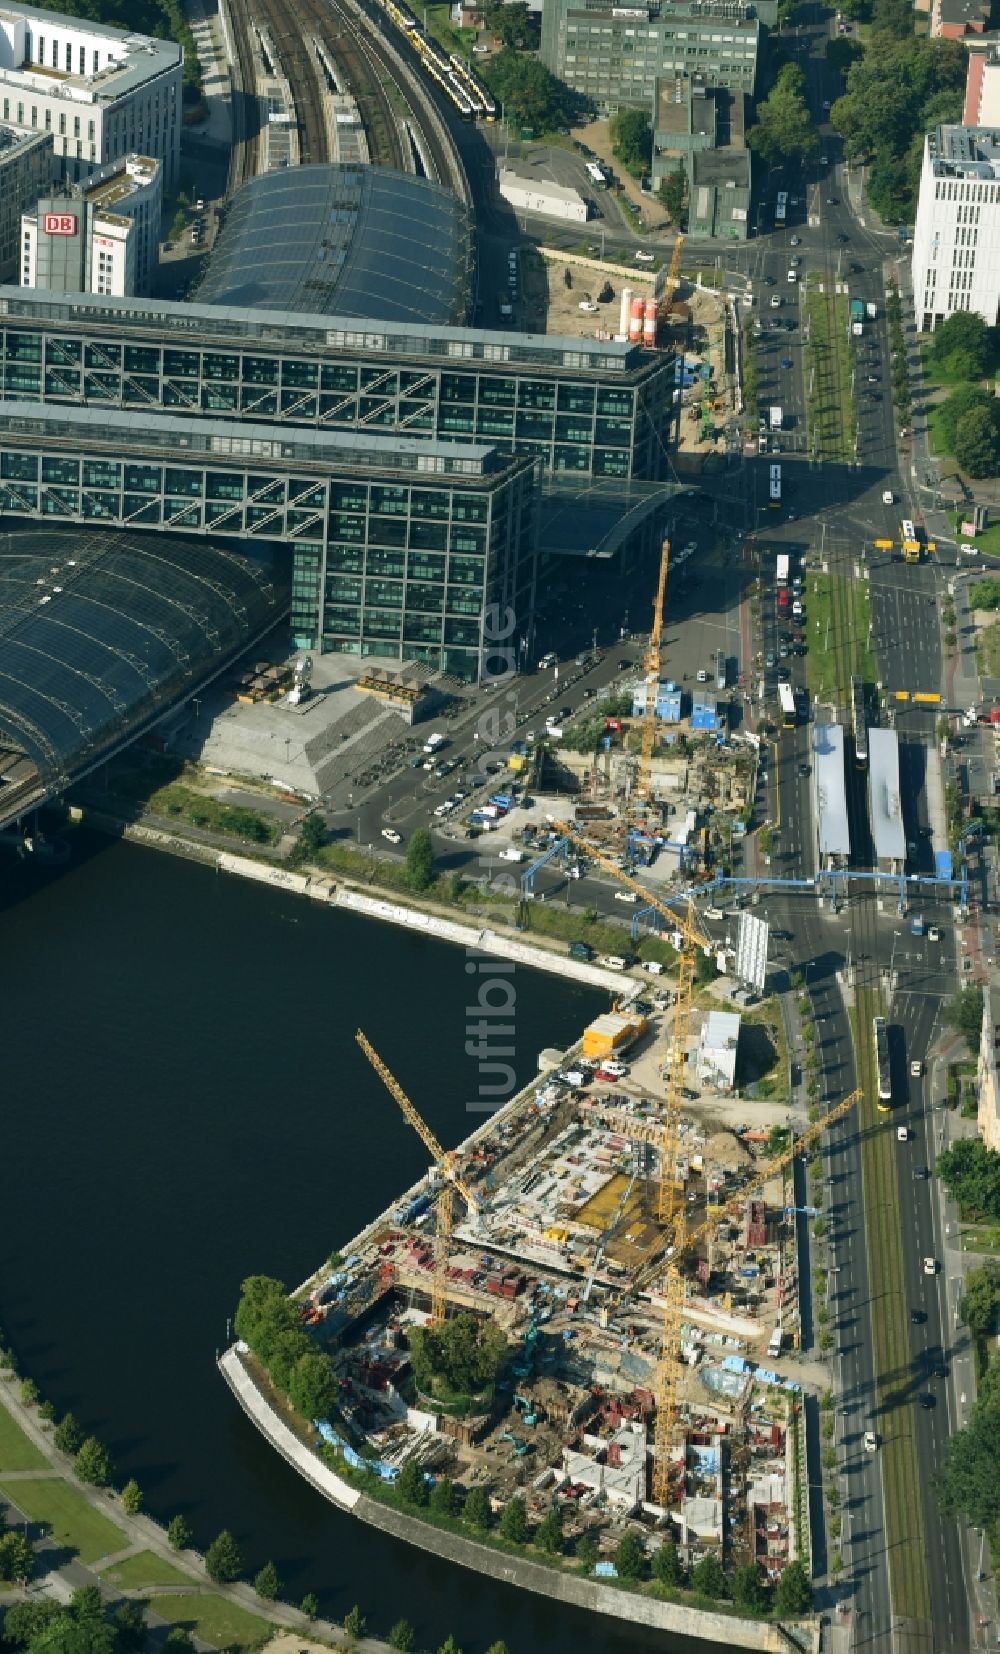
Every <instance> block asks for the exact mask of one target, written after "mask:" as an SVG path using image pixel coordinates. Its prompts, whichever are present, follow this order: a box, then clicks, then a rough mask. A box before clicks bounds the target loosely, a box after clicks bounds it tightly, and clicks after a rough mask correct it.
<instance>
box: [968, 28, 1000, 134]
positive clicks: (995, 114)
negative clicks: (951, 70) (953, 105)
mask: <svg viewBox="0 0 1000 1654" xmlns="http://www.w3.org/2000/svg"><path fill="white" fill-rule="evenodd" d="M962 125H963V126H1000V57H998V56H997V49H996V46H995V45H993V44H991V45H990V46H989V48H988V49H986V50H983V49H981V48H978V47H971V48H970V50H969V67H968V69H967V71H966V76H965V107H964V108H963V110H962Z"/></svg>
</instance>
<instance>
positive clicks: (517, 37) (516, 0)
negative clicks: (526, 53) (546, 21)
mask: <svg viewBox="0 0 1000 1654" xmlns="http://www.w3.org/2000/svg"><path fill="white" fill-rule="evenodd" d="M480 16H481V17H482V20H483V23H484V24H485V26H486V28H487V29H488V30H489V32H490V34H493V35H495V36H496V38H497V39H498V40H500V41H502V42H503V44H504V45H505V46H510V47H512V48H513V49H514V50H515V51H516V50H517V49H519V48H520V49H522V50H523V49H524V48H525V47H528V46H533V45H534V44H535V40H536V34H537V31H536V29H535V25H534V23H533V21H532V18H531V13H530V12H529V10H528V7H527V5H526V3H525V0H509V4H507V5H505V4H504V0H487V4H486V5H485V6H482V7H480Z"/></svg>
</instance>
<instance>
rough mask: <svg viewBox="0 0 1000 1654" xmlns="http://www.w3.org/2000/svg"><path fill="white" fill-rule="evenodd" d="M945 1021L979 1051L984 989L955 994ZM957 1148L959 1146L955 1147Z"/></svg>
mask: <svg viewBox="0 0 1000 1654" xmlns="http://www.w3.org/2000/svg"><path fill="white" fill-rule="evenodd" d="M944 1021H945V1022H946V1024H947V1026H948V1027H949V1028H954V1030H955V1032H956V1033H957V1034H964V1035H965V1040H966V1044H967V1045H968V1047H969V1050H970V1051H971V1052H973V1054H975V1052H977V1051H978V1050H979V1036H980V1034H981V1033H982V1028H983V990H982V988H963V989H962V990H961V992H959V993H957V994H953V995H952V997H951V998H950V999H949V1000H948V1001H947V1003H946V1005H945V1008H944ZM955 1146H956V1148H957V1147H958V1144H956V1145H955Z"/></svg>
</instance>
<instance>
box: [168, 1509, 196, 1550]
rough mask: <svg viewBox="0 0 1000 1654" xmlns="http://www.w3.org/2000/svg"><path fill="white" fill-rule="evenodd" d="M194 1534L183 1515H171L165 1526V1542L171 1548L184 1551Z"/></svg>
mask: <svg viewBox="0 0 1000 1654" xmlns="http://www.w3.org/2000/svg"><path fill="white" fill-rule="evenodd" d="M193 1538H194V1535H193V1533H192V1531H191V1524H190V1522H189V1521H188V1520H187V1518H186V1517H185V1516H172V1517H171V1518H170V1524H169V1526H168V1528H167V1542H168V1544H169V1545H170V1548H171V1550H174V1551H186V1550H187V1548H188V1546H189V1545H190V1543H191V1540H192V1539H193Z"/></svg>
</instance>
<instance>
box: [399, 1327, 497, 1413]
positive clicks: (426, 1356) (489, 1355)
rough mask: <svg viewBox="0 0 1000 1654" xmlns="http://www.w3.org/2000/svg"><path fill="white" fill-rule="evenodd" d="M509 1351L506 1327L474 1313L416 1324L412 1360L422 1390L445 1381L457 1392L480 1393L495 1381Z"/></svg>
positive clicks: (453, 1392)
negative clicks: (438, 1322)
mask: <svg viewBox="0 0 1000 1654" xmlns="http://www.w3.org/2000/svg"><path fill="white" fill-rule="evenodd" d="M506 1352H507V1338H506V1335H505V1333H504V1332H503V1329H502V1328H501V1327H498V1326H497V1325H496V1323H495V1322H493V1321H487V1320H484V1321H480V1320H478V1319H477V1318H476V1316H474V1315H455V1316H453V1317H452V1318H451V1320H450V1321H444V1322H442V1323H441V1325H440V1326H435V1327H415V1328H414V1329H413V1331H412V1332H411V1334H410V1362H411V1365H412V1367H413V1376H414V1378H415V1379H416V1381H417V1383H418V1385H419V1386H420V1388H421V1390H423V1391H425V1392H427V1393H428V1394H429V1393H431V1392H432V1391H433V1390H434V1389H435V1386H436V1385H437V1384H438V1381H443V1382H444V1384H445V1386H446V1387H447V1389H448V1390H450V1391H451V1392H452V1394H453V1395H476V1394H478V1393H479V1392H480V1391H482V1390H485V1389H487V1388H488V1387H489V1386H490V1385H491V1384H493V1383H494V1381H495V1379H496V1377H497V1375H498V1373H499V1372H500V1369H501V1367H502V1366H503V1362H504V1358H505V1355H506Z"/></svg>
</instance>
